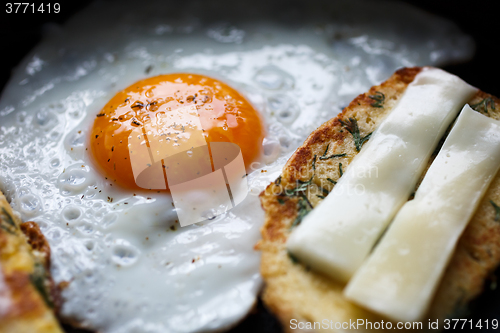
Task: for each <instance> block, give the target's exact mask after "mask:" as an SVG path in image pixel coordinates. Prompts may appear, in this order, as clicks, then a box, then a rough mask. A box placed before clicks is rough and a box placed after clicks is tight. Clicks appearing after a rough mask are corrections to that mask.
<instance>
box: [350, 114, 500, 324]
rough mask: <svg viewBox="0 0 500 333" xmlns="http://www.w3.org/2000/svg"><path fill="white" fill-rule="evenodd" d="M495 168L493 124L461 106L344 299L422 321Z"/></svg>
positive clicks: (498, 139)
mask: <svg viewBox="0 0 500 333" xmlns="http://www.w3.org/2000/svg"><path fill="white" fill-rule="evenodd" d="M499 166H500V122H498V121H496V120H492V119H490V118H488V117H486V116H483V115H481V114H479V113H477V112H475V111H473V110H472V109H471V108H470V107H469V106H468V105H466V106H465V107H464V109H463V111H462V113H461V114H460V116H459V118H458V120H457V123H456V124H455V126H454V127H453V129H452V130H451V132H450V135H449V136H448V138H447V139H446V141H445V143H444V145H443V148H442V149H441V151H440V152H439V154H438V155H437V157H436V159H435V160H434V162H433V163H432V165H431V167H430V168H429V170H428V171H427V174H426V175H425V177H424V179H423V181H422V183H421V185H420V187H419V189H418V191H417V193H416V195H415V198H414V199H413V200H411V201H409V202H407V203H406V204H405V205H404V206H403V208H402V209H401V210H400V211H399V212H398V214H397V215H396V218H395V219H394V221H393V223H392V224H391V226H390V227H389V229H388V230H387V232H386V234H385V235H384V236H383V238H382V240H381V241H380V243H379V244H378V245H377V247H376V248H375V250H374V252H373V254H372V255H370V257H369V258H368V259H367V261H366V262H365V263H364V264H363V265H362V266H361V268H360V269H359V270H358V271H357V272H356V274H355V275H354V276H353V278H352V280H351V281H350V282H349V284H348V285H347V287H346V289H345V295H346V296H347V298H349V299H350V300H353V301H354V302H356V303H358V304H361V305H362V306H364V307H367V308H369V309H370V310H373V311H375V312H378V313H381V314H383V315H385V316H387V317H389V318H390V319H393V320H399V321H415V320H419V319H421V318H422V316H423V315H424V314H425V312H426V310H427V308H428V306H429V304H430V302H431V300H432V296H433V294H434V292H435V290H436V288H437V286H438V283H439V280H440V278H441V276H442V275H443V272H444V270H445V268H446V265H447V263H448V261H449V259H450V257H451V255H452V253H453V251H454V248H455V245H456V243H457V240H458V237H459V236H460V234H461V233H462V232H463V230H464V229H465V226H466V225H467V223H468V221H469V220H470V218H471V217H472V214H473V213H474V211H475V209H476V208H477V206H478V204H479V201H480V199H481V197H482V196H483V195H484V192H485V191H486V189H487V188H488V185H489V184H490V182H491V180H492V179H493V177H494V176H495V174H496V173H497V171H498V169H499Z"/></svg>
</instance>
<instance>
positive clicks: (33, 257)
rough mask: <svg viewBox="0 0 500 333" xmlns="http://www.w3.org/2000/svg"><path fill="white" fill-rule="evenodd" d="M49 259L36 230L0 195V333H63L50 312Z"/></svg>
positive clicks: (54, 300) (52, 302)
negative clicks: (21, 219)
mask: <svg viewBox="0 0 500 333" xmlns="http://www.w3.org/2000/svg"><path fill="white" fill-rule="evenodd" d="M23 231H24V232H26V233H27V235H28V238H27V237H26V236H25V234H24V233H23ZM29 242H30V243H31V245H30V243H29ZM49 256H50V249H49V247H48V245H47V243H46V242H45V239H44V238H43V235H42V234H41V232H40V230H39V229H38V226H37V225H36V224H35V223H33V222H26V223H22V224H21V223H20V220H19V218H18V217H17V215H15V214H14V213H13V211H12V209H11V207H10V205H9V203H8V202H7V200H6V199H5V197H4V195H3V194H2V193H1V192H0V333H7V332H12V333H33V332H37V333H62V332H63V331H62V329H61V327H60V326H59V323H58V321H57V319H56V316H55V314H54V311H53V309H54V308H55V307H56V306H57V297H55V294H54V293H53V289H54V288H53V283H52V282H51V279H50V275H49V273H48V265H49Z"/></svg>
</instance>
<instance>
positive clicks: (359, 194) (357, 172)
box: [287, 68, 477, 281]
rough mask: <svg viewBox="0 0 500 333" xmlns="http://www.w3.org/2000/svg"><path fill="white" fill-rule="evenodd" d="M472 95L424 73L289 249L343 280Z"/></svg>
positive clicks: (439, 74)
mask: <svg viewBox="0 0 500 333" xmlns="http://www.w3.org/2000/svg"><path fill="white" fill-rule="evenodd" d="M476 91H477V89H476V88H473V87H472V86H470V85H468V84H467V83H465V82H464V81H462V80H461V79H460V78H458V77H456V76H454V75H451V74H449V73H447V72H445V71H442V70H440V69H436V68H424V70H423V71H422V72H420V73H419V74H418V75H417V76H416V77H415V79H414V81H413V82H412V83H410V84H409V85H408V87H407V89H406V91H405V93H404V94H403V96H401V99H400V101H399V102H398V104H397V105H396V107H395V108H394V109H393V110H392V112H391V113H390V114H389V115H388V116H387V117H386V119H384V120H383V121H382V123H381V124H380V126H379V128H378V129H377V130H376V131H375V132H374V133H373V135H372V137H371V139H370V140H369V141H368V142H367V143H366V144H365V146H364V147H363V149H362V150H361V152H360V153H359V154H358V155H357V156H356V157H355V158H354V159H353V161H352V163H351V164H350V165H349V167H348V168H347V170H346V172H345V173H344V175H343V176H342V177H341V178H340V180H339V182H338V183H337V185H335V187H334V188H333V190H332V191H331V192H330V193H329V194H328V196H327V197H326V198H325V199H324V200H323V202H322V203H321V204H319V205H318V206H317V207H316V208H315V209H313V210H312V211H311V212H310V213H309V214H308V215H307V216H306V217H305V218H304V220H303V221H302V223H301V224H300V225H299V226H298V227H297V228H295V230H294V231H293V232H292V234H291V235H290V237H289V240H288V242H287V248H288V251H290V252H291V253H292V254H293V255H294V256H295V257H297V259H299V260H300V261H302V262H304V263H305V264H307V265H308V266H310V267H311V268H312V269H314V270H317V271H320V272H323V273H324V274H327V275H329V276H331V277H332V278H334V279H337V280H340V281H347V280H348V279H349V278H350V277H351V276H352V274H354V272H355V271H356V270H357V269H358V267H359V266H360V265H361V264H362V262H363V260H364V259H365V258H366V257H367V255H368V253H369V252H370V250H371V249H372V247H373V245H374V244H375V242H376V241H377V239H378V238H379V237H380V234H381V233H382V232H383V231H384V230H385V228H386V227H387V225H388V224H389V222H390V221H391V219H392V218H393V217H394V215H395V214H396V212H397V211H398V210H399V208H400V207H401V206H402V205H403V204H404V203H405V202H406V201H407V200H408V197H409V196H410V194H411V193H412V192H413V190H414V188H415V184H416V182H417V180H418V179H419V177H420V176H421V174H422V173H423V170H424V167H425V165H426V164H427V162H428V159H429V157H430V155H431V154H432V152H433V151H434V150H435V148H436V146H437V144H438V142H439V140H440V138H441V137H442V136H443V134H444V132H445V131H446V129H447V127H448V126H449V125H450V123H451V122H452V121H453V119H454V118H455V117H456V115H457V114H458V112H459V111H460V109H461V108H462V106H463V105H464V104H465V103H466V101H467V100H469V99H470V98H471V97H472V96H473V95H474V94H475V93H476Z"/></svg>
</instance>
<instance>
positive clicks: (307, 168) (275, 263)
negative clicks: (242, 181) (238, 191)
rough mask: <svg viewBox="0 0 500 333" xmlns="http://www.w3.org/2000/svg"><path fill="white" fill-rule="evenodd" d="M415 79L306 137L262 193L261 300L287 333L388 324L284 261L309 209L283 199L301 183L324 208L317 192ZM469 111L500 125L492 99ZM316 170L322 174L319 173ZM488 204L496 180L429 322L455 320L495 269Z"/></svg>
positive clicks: (499, 198) (405, 77)
mask: <svg viewBox="0 0 500 333" xmlns="http://www.w3.org/2000/svg"><path fill="white" fill-rule="evenodd" d="M420 71H421V68H418V67H415V68H404V69H401V70H398V71H397V72H396V73H395V74H394V75H392V76H391V77H390V78H389V79H388V80H387V81H385V82H384V83H382V84H380V85H379V86H374V87H372V88H371V89H370V90H369V91H368V92H367V93H365V94H361V95H359V96H358V97H356V98H355V99H354V100H353V101H352V102H351V103H350V104H349V106H348V107H346V108H345V109H344V110H343V111H342V113H340V114H339V115H338V116H337V117H335V118H333V119H331V120H329V121H327V122H326V123H324V124H323V125H321V126H320V127H319V128H318V129H316V130H315V131H314V132H313V133H311V135H310V136H309V137H308V138H307V139H306V140H305V142H304V144H303V145H302V146H301V147H299V148H298V149H297V150H296V152H295V153H294V154H293V156H292V157H291V158H290V159H289V160H288V162H287V163H286V165H285V167H284V168H283V172H282V174H281V176H280V177H279V178H278V179H277V180H276V181H275V182H274V183H271V184H270V185H269V186H268V187H267V188H266V190H264V191H263V192H262V193H261V195H260V199H261V204H262V207H263V209H264V210H265V223H264V226H263V227H262V240H261V241H260V242H259V244H258V245H257V248H258V249H260V250H261V251H262V263H261V273H262V276H263V278H264V280H265V287H264V291H263V295H262V298H263V301H264V303H265V304H266V305H267V307H268V308H269V309H270V310H271V311H272V312H273V313H274V314H275V315H276V316H277V317H278V318H279V319H280V321H281V323H282V324H283V328H284V329H285V331H293V330H292V329H291V328H290V327H291V325H290V320H292V319H295V320H297V321H299V322H322V321H323V320H324V319H327V320H328V321H330V320H331V321H333V322H349V320H350V319H351V320H354V321H355V320H357V319H358V318H360V319H365V320H369V321H372V322H380V321H381V320H384V321H387V319H386V318H382V317H379V316H378V315H376V314H373V313H370V312H368V311H367V310H365V309H362V308H360V307H358V306H356V305H354V304H353V303H350V302H349V301H347V300H346V299H345V298H344V297H343V295H342V290H343V288H344V285H343V284H341V283H338V282H336V281H333V280H331V279H330V278H328V277H326V276H323V275H321V274H319V273H316V272H313V271H310V270H309V269H308V268H307V267H306V266H304V265H303V264H301V263H297V262H296V260H294V258H293V257H292V256H290V255H289V254H288V253H287V250H286V241H287V238H288V236H289V235H290V232H291V227H292V225H294V224H295V223H297V222H299V221H300V219H301V216H303V215H304V214H306V213H307V209H306V207H304V206H303V204H302V202H301V200H302V199H301V197H300V196H283V189H286V188H294V187H296V186H297V185H299V186H303V185H302V184H304V183H306V184H307V186H308V188H307V190H306V191H305V195H306V196H307V199H308V200H309V202H310V203H311V204H312V206H313V207H314V206H315V205H316V204H317V203H318V202H319V201H320V200H322V199H321V196H318V195H317V193H321V192H320V191H318V188H319V185H322V187H323V188H325V184H327V186H328V187H327V188H325V189H326V192H329V191H331V190H332V188H333V187H334V186H335V182H336V181H337V180H338V178H339V177H340V176H341V173H342V171H343V170H345V169H346V168H347V167H348V165H349V163H350V162H351V161H352V159H353V158H354V156H356V154H357V153H358V149H357V147H356V144H358V148H359V144H360V138H361V144H362V139H363V138H365V137H367V136H368V135H369V134H370V133H372V132H373V131H374V130H375V129H376V128H377V126H378V125H379V124H380V123H381V121H382V120H383V119H384V117H385V116H386V115H387V114H388V113H389V112H390V111H391V110H392V108H394V106H395V105H396V103H397V101H398V99H399V98H400V97H401V96H402V95H403V93H404V91H405V89H406V87H407V86H408V84H409V83H410V82H412V81H413V79H414V77H415V76H416V75H417V74H418V73H419V72H420ZM468 103H469V104H470V105H471V106H472V107H473V108H474V109H475V110H476V111H478V112H481V113H482V114H484V115H486V116H489V117H492V118H494V119H500V103H499V100H498V99H497V98H496V97H494V96H491V95H489V94H486V93H484V92H481V91H479V92H478V93H477V94H476V95H475V96H474V97H473V98H472V99H471V100H470V101H469V102H468ZM327 151H328V155H329V156H332V154H333V155H335V157H334V158H324V159H320V158H317V157H320V156H324V154H325V153H326V152H327ZM433 158H434V156H433V157H432V158H431V160H430V161H429V165H430V164H431V163H432V161H433ZM320 163H321V164H322V165H321V167H317V166H319V164H320ZM313 176H314V177H313ZM311 177H313V178H312V181H310V182H309V180H310V179H311ZM422 178H423V176H422ZM319 189H320V190H321V188H319ZM325 195H326V193H325ZM491 200H492V201H493V202H496V203H500V176H499V175H497V176H496V178H495V179H494V180H493V182H492V184H491V186H490V188H489V189H488V191H487V192H486V194H485V196H484V198H483V199H482V201H481V203H480V205H479V207H478V209H477V211H476V212H475V214H474V216H473V218H472V219H471V221H470V222H469V225H468V227H467V229H466V230H465V231H464V233H463V235H462V236H461V238H460V240H459V242H458V245H457V248H456V250H455V253H454V255H453V257H452V259H451V261H450V263H449V265H448V267H447V269H446V272H445V274H444V277H443V279H442V281H441V283H440V286H439V288H438V290H437V293H436V295H435V297H434V299H433V302H432V305H431V307H430V309H429V312H428V314H427V318H429V319H433V320H434V319H440V320H442V319H444V318H451V317H452V318H458V317H460V315H461V314H463V311H464V310H465V309H466V305H467V304H468V303H469V302H470V301H471V300H472V299H474V298H475V297H476V296H478V295H479V294H480V293H481V292H482V290H483V287H484V282H485V280H486V279H487V278H488V277H489V275H490V274H491V273H492V272H493V271H494V269H495V268H496V267H497V266H498V264H499V263H500V221H496V220H495V219H497V220H498V219H500V216H498V217H497V216H496V211H495V208H494V206H493V205H492V204H491V202H490V201H491ZM332 214H334V212H332ZM499 214H500V213H499ZM440 322H441V323H442V321H440ZM425 323H427V320H426V321H425ZM424 328H425V327H424ZM322 330H323V329H322ZM377 331H380V330H377Z"/></svg>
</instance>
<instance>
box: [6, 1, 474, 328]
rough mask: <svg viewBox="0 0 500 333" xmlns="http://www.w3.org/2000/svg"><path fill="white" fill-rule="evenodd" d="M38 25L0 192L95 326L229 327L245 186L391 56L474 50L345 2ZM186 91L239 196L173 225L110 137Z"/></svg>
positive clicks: (393, 7)
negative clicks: (240, 168) (45, 244)
mask: <svg viewBox="0 0 500 333" xmlns="http://www.w3.org/2000/svg"><path fill="white" fill-rule="evenodd" d="M361 9H363V10H361ZM46 28H47V29H46V35H45V37H44V39H43V41H42V42H41V43H40V44H39V45H38V46H37V47H36V48H35V49H34V50H33V51H32V52H31V53H30V54H29V55H28V56H27V57H26V59H24V60H23V61H22V63H21V64H20V65H19V67H18V68H17V69H16V70H15V72H14V73H13V75H12V78H11V80H10V82H9V83H8V85H7V86H6V88H5V90H4V92H3V94H2V97H1V99H0V154H1V155H0V156H1V158H0V189H1V190H2V191H4V192H5V194H6V196H7V197H8V198H9V200H10V203H11V205H12V206H13V208H14V209H15V210H16V211H17V212H19V214H20V215H21V217H22V219H23V220H24V221H27V220H32V221H35V222H37V223H38V224H39V225H40V227H41V230H42V231H43V233H44V235H45V236H46V237H47V239H48V241H49V243H50V245H51V248H52V274H53V278H54V280H55V281H56V282H57V283H63V285H65V286H66V287H65V288H64V289H63V298H64V304H63V307H62V312H61V315H62V316H63V317H64V318H65V319H67V320H71V321H72V322H76V323H77V324H78V325H80V326H82V327H87V328H90V329H94V330H99V331H101V332H195V331H220V330H224V329H228V328H230V327H232V326H234V325H236V324H237V323H238V321H240V320H241V319H242V318H244V316H245V315H246V314H247V313H248V311H249V310H250V309H251V308H252V306H253V305H254V304H255V301H256V298H257V294H258V292H259V289H260V287H261V278H260V276H259V254H258V253H257V252H256V251H254V249H253V246H254V245H255V243H256V242H257V241H258V239H259V238H260V236H259V228H260V226H261V225H262V222H263V218H264V216H263V212H262V211H261V208H260V204H259V201H258V198H257V196H258V194H259V193H260V192H261V191H262V189H263V188H264V187H265V186H266V185H267V184H268V183H269V182H270V181H272V180H274V179H275V178H276V177H277V175H278V174H279V173H280V170H281V168H282V166H283V165H284V163H285V161H286V160H287V158H288V157H289V156H290V154H291V153H292V152H293V150H294V149H295V148H296V147H298V145H299V144H300V143H301V142H302V141H303V140H304V139H305V138H306V137H307V135H308V134H309V133H310V132H311V130H313V129H314V128H316V127H317V126H319V125H320V124H321V123H322V122H324V121H325V120H327V119H329V118H331V117H333V116H335V115H336V114H337V113H338V112H339V111H340V110H341V109H342V107H344V106H345V105H347V103H348V102H349V101H350V100H351V99H352V98H353V97H354V96H355V95H357V94H358V93H359V92H361V91H365V90H366V89H368V88H369V87H370V86H371V85H374V84H376V83H378V82H380V81H381V80H382V79H383V78H385V77H387V76H389V74H390V73H392V72H393V71H394V70H395V69H397V68H398V67H402V66H413V65H441V64H445V63H447V62H451V61H453V62H456V61H462V60H465V59H468V58H470V57H471V55H472V53H473V48H474V45H473V42H472V41H471V39H470V38H469V37H468V36H466V35H464V34H462V33H461V32H460V31H459V30H458V28H457V27H456V26H455V25H453V24H452V23H450V22H447V21H445V20H442V19H440V18H438V17H435V16H431V15H429V14H426V13H424V12H421V11H420V10H417V9H415V8H412V7H409V6H408V5H405V4H400V3H395V2H376V3H374V2H369V1H359V0H357V1H336V2H328V1H324V2H315V3H314V4H308V3H306V2H297V3H295V5H294V6H287V7H286V8H281V7H280V6H279V4H274V3H264V2H262V3H259V2H257V3H255V2H238V3H234V2H231V1H227V2H225V1H221V2H208V1H193V2H184V3H182V4H180V3H178V2H175V1H154V0H152V1H144V0H143V1H123V2H120V3H119V4H118V3H116V2H95V3H93V4H91V5H90V6H89V7H88V8H86V9H85V10H83V11H81V12H80V13H78V14H77V15H76V16H75V17H73V18H72V19H70V21H68V22H67V23H66V24H65V25H64V26H56V25H51V26H47V27H46ZM155 102H156V103H155ZM195 102H196V103H195ZM188 104H189V105H196V106H197V108H198V107H199V108H198V111H199V114H200V118H201V122H202V126H203V128H204V130H205V132H204V135H205V138H206V140H207V141H208V142H217V141H226V142H232V143H235V144H237V145H238V146H239V147H240V148H241V151H242V154H243V158H244V161H245V166H246V169H247V173H248V177H246V178H247V182H248V193H247V196H246V198H245V199H244V200H243V202H242V203H240V204H239V205H237V206H236V207H235V208H233V209H231V210H229V211H227V212H226V213H224V214H221V215H219V216H217V217H215V218H214V219H210V220H206V221H203V222H198V223H195V224H193V225H190V226H186V227H180V225H179V223H178V217H177V212H176V209H175V207H174V205H173V200H172V196H171V195H170V193H169V191H168V190H158V191H157V190H148V189H144V188H140V187H138V186H137V184H136V183H135V182H134V179H133V177H132V176H131V169H130V164H127V163H128V162H127V159H129V150H128V149H127V147H126V146H125V144H124V142H125V139H126V137H127V136H128V135H129V134H130V132H131V131H133V127H134V124H137V123H138V124H140V123H142V122H144V121H145V120H146V118H147V117H153V116H155V115H156V114H157V113H158V112H161V111H162V110H166V108H170V109H176V108H179V107H181V106H185V105H188ZM134 106H135V107H134ZM235 109H237V111H238V112H235ZM134 121H135V122H136V123H134Z"/></svg>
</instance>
